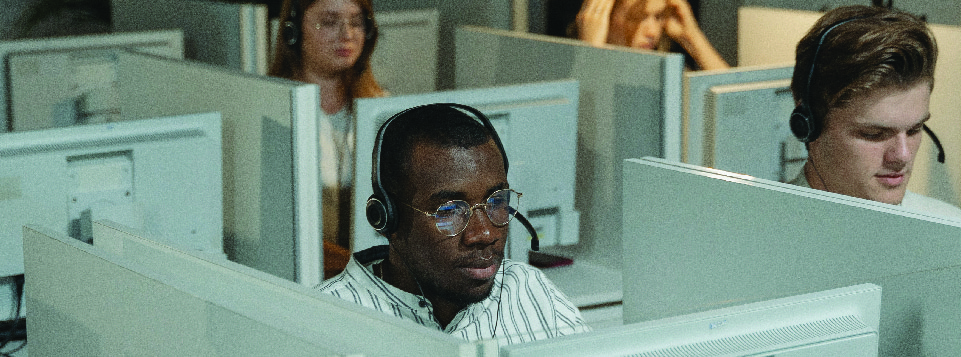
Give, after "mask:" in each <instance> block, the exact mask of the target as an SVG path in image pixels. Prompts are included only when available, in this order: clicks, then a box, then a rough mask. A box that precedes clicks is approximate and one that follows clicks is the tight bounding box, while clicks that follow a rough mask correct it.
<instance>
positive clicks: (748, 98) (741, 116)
mask: <svg viewBox="0 0 961 357" xmlns="http://www.w3.org/2000/svg"><path fill="white" fill-rule="evenodd" d="M790 85H791V80H789V79H782V80H775V81H762V82H749V83H743V84H726V85H718V86H713V87H711V88H710V90H708V92H707V95H706V96H705V99H704V103H705V106H704V114H705V116H704V117H705V123H704V124H705V125H704V129H705V130H704V134H705V135H704V164H703V165H702V166H706V167H713V168H716V169H721V170H725V171H731V172H737V173H740V174H746V175H751V176H754V177H758V178H763V179H767V180H773V181H781V182H789V181H791V180H793V179H794V178H795V177H797V175H798V173H800V172H801V167H802V166H803V165H804V162H805V160H806V158H807V149H805V147H804V144H803V143H801V142H800V141H798V140H797V138H795V137H794V135H793V134H791V128H790V127H788V121H787V120H786V119H785V118H789V117H790V116H791V112H792V111H794V98H793V96H791V90H790V88H789V87H790Z"/></svg>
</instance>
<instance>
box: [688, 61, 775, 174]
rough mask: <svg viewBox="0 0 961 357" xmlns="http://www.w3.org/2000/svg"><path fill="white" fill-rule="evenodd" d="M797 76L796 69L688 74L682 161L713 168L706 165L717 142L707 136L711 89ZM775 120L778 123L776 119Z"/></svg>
mask: <svg viewBox="0 0 961 357" xmlns="http://www.w3.org/2000/svg"><path fill="white" fill-rule="evenodd" d="M793 73H794V66H792V65H765V66H748V67H744V66H740V67H733V68H729V69H723V70H713V71H688V72H684V98H683V102H684V129H683V135H682V136H683V140H682V141H683V150H684V152H683V155H682V161H684V162H686V163H689V164H694V165H701V166H708V167H712V166H711V164H710V161H705V160H706V158H705V155H707V153H705V150H709V147H710V145H711V144H710V143H711V142H712V141H713V138H712V137H711V136H708V135H707V134H706V133H705V130H706V129H707V127H708V125H709V121H710V119H711V118H710V116H709V115H708V113H707V108H708V104H707V96H708V93H710V90H711V87H714V86H719V85H726V84H748V83H756V82H765V81H773V80H779V79H791V75H792V74H793ZM788 96H790V93H788ZM771 119H772V120H773V119H775V118H774V117H773V115H772V118H771Z"/></svg>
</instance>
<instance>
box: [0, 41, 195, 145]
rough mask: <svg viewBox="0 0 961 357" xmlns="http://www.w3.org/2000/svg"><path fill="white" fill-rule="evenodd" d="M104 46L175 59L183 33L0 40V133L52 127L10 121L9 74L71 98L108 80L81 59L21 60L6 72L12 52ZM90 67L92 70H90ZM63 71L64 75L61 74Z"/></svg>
mask: <svg viewBox="0 0 961 357" xmlns="http://www.w3.org/2000/svg"><path fill="white" fill-rule="evenodd" d="M108 48H130V49H133V50H136V51H140V52H145V53H151V54H155V55H158V56H164V57H170V58H178V59H179V58H183V52H184V43H183V33H182V32H181V31H180V30H165V31H147V32H122V33H112V34H100V35H85V36H72V37H53V38H38V39H22V40H9V41H0V59H2V60H3V63H4V66H2V67H0V133H2V132H7V131H14V130H31V129H42V128H49V127H52V126H51V125H49V124H46V123H40V125H39V126H38V124H37V123H35V122H30V121H28V122H25V123H23V124H19V123H17V121H16V120H13V118H12V112H11V111H10V108H9V106H10V105H11V103H12V101H11V98H10V94H9V93H8V90H10V89H11V86H13V83H12V82H10V76H18V77H19V78H29V79H27V80H25V81H20V82H19V83H22V84H26V85H45V86H48V87H49V88H53V89H55V90H51V92H50V93H46V94H45V95H46V96H71V97H73V98H76V97H80V96H82V95H83V94H84V93H85V92H87V91H90V90H97V89H99V90H100V92H103V91H105V90H106V89H107V88H106V86H105V85H104V84H105V83H108V82H109V80H110V78H109V77H104V76H103V75H102V74H103V73H101V72H103V71H102V67H90V66H86V65H87V64H88V63H84V62H82V61H77V62H65V63H63V62H61V63H57V62H33V63H24V64H23V66H20V67H17V68H16V70H17V71H16V72H8V71H9V70H10V68H9V67H8V61H9V58H10V57H11V56H12V55H19V54H35V53H43V52H48V51H66V50H104V49H108ZM91 69H94V70H95V71H92V72H91V71H90V70H91ZM57 71H66V72H57ZM64 73H66V74H67V75H66V76H63V75H64ZM33 81H38V82H39V83H34V82H33ZM22 84H21V85H22ZM78 92H79V93H78ZM98 94H99V93H98ZM24 99H25V100H31V99H32V98H29V97H26V98H24ZM47 99H48V100H49V99H50V98H47Z"/></svg>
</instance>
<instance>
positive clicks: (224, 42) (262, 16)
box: [110, 0, 269, 75]
mask: <svg viewBox="0 0 961 357" xmlns="http://www.w3.org/2000/svg"><path fill="white" fill-rule="evenodd" d="M267 17H268V16H267V5H266V4H264V3H258V2H257V1H254V2H231V1H210V0H110V20H111V26H112V28H113V30H114V31H146V30H159V29H174V28H176V29H180V30H182V31H183V34H184V58H187V59H192V60H195V61H199V62H204V63H210V64H214V65H218V66H222V67H225V68H230V69H234V70H237V71H242V72H247V73H253V74H259V75H265V74H267V60H268V59H267V49H268V43H269V41H268V28H267V27H268V20H267Z"/></svg>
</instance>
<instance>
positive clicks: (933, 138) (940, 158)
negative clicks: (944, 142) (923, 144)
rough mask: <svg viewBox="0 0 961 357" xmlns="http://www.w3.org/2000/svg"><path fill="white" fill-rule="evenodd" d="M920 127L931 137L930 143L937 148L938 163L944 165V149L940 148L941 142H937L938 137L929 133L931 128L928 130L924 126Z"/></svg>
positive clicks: (931, 132)
mask: <svg viewBox="0 0 961 357" xmlns="http://www.w3.org/2000/svg"><path fill="white" fill-rule="evenodd" d="M921 127H922V128H924V132H925V133H928V136H930V137H931V141H933V142H934V146H936V147H937V148H938V162H940V163H942V164H943V163H944V147H943V146H941V140H938V136H937V135H934V132H933V131H931V128H929V127H928V126H927V125H926V124H925V125H921Z"/></svg>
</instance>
